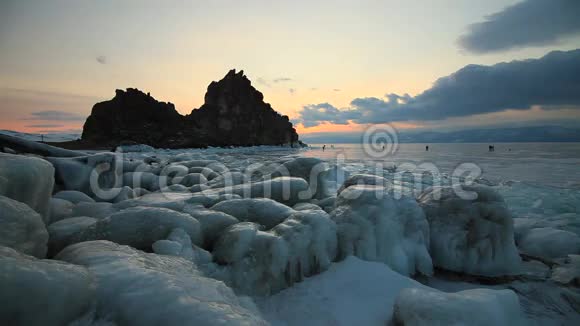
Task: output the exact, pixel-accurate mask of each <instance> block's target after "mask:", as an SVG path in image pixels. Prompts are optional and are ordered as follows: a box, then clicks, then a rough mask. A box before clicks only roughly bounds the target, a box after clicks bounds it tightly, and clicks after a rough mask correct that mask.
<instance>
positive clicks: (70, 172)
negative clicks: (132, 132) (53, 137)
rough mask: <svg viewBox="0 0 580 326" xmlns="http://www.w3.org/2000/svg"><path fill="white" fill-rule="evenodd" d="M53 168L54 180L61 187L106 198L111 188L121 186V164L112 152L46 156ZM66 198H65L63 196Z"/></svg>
mask: <svg viewBox="0 0 580 326" xmlns="http://www.w3.org/2000/svg"><path fill="white" fill-rule="evenodd" d="M47 160H48V161H50V163H52V165H53V166H54V169H55V173H54V175H55V180H56V183H57V184H58V186H59V187H61V189H64V190H76V191H80V192H82V193H85V194H89V195H90V196H95V197H99V198H102V199H106V198H104V197H108V196H109V194H108V193H107V191H108V190H109V189H111V188H115V187H119V186H121V181H122V180H121V178H120V177H121V171H120V170H122V164H121V163H118V162H119V159H118V157H117V155H116V154H113V153H99V154H94V155H90V156H83V157H73V158H61V157H48V158H47ZM65 199H66V198H65Z"/></svg>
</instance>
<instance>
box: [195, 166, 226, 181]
mask: <svg viewBox="0 0 580 326" xmlns="http://www.w3.org/2000/svg"><path fill="white" fill-rule="evenodd" d="M189 173H199V174H201V175H203V176H204V177H205V178H206V179H207V180H212V179H215V178H216V177H218V176H219V175H220V174H219V173H217V172H215V171H214V170H212V169H210V168H207V167H199V166H193V167H190V168H189Z"/></svg>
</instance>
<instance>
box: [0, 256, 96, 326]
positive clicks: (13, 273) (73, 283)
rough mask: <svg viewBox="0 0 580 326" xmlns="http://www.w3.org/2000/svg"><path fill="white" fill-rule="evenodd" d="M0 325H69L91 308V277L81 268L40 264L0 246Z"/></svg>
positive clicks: (41, 262)
mask: <svg viewBox="0 0 580 326" xmlns="http://www.w3.org/2000/svg"><path fill="white" fill-rule="evenodd" d="M0 289H1V290H0V323H1V324H2V325H7V326H8V325H31V326H32V325H38V326H45V325H67V324H68V323H70V322H72V321H74V320H76V319H78V318H80V317H81V316H82V315H84V314H85V313H87V312H88V311H89V309H90V308H91V306H92V304H93V301H94V298H95V283H94V279H93V277H92V275H91V274H90V273H89V272H88V270H87V269H86V268H84V267H82V266H76V265H72V264H68V263H64V262H60V261H56V260H45V259H43V260H39V259H35V258H33V257H31V256H27V255H24V254H21V253H19V252H17V251H15V250H12V249H10V248H7V247H2V246H0Z"/></svg>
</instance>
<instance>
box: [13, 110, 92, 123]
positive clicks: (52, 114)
mask: <svg viewBox="0 0 580 326" xmlns="http://www.w3.org/2000/svg"><path fill="white" fill-rule="evenodd" d="M85 119H86V117H85V116H83V115H80V114H78V113H72V112H66V111H57V110H46V111H37V112H32V113H30V116H29V117H26V118H24V119H23V120H51V121H52V120H54V121H82V120H85Z"/></svg>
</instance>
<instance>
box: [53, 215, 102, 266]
mask: <svg viewBox="0 0 580 326" xmlns="http://www.w3.org/2000/svg"><path fill="white" fill-rule="evenodd" d="M96 222H97V219H95V218H92V217H87V216H79V217H72V218H67V219H64V220H61V221H58V222H55V223H52V224H51V225H49V226H48V234H49V237H48V257H54V255H56V254H58V252H59V251H60V250H61V249H62V248H64V247H66V246H67V245H68V244H69V243H71V242H72V238H73V237H74V236H75V235H77V234H79V233H81V232H82V231H84V230H85V229H87V228H88V227H89V226H91V225H93V224H95V223H96Z"/></svg>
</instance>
